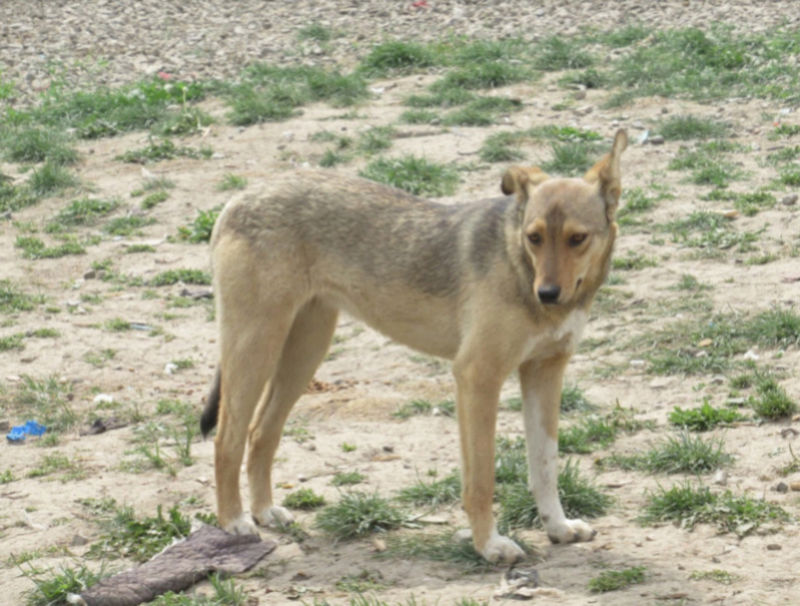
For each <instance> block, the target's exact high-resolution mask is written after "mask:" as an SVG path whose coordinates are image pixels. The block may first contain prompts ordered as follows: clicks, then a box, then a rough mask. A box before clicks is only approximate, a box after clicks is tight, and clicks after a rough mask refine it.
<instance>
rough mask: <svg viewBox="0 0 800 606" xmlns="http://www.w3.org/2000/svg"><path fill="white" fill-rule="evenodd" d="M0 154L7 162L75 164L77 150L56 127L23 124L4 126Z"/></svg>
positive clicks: (0, 136) (0, 138)
mask: <svg viewBox="0 0 800 606" xmlns="http://www.w3.org/2000/svg"><path fill="white" fill-rule="evenodd" d="M0 143H2V146H0V148H2V150H3V151H2V152H0V156H1V157H3V158H4V159H5V160H8V161H9V162H31V163H39V162H47V163H50V164H52V165H55V166H64V165H67V164H75V162H77V161H78V152H77V151H75V150H74V149H73V148H72V147H70V140H69V138H68V137H67V136H66V135H65V134H64V132H63V131H61V130H59V129H57V128H41V127H38V126H24V127H19V128H8V129H6V128H4V129H3V131H2V134H1V135H0Z"/></svg>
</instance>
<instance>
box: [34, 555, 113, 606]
mask: <svg viewBox="0 0 800 606" xmlns="http://www.w3.org/2000/svg"><path fill="white" fill-rule="evenodd" d="M22 573H23V574H24V575H25V576H26V577H27V578H28V579H30V580H31V581H33V584H34V585H35V587H34V588H33V589H30V590H28V591H27V592H26V593H25V604H26V606H53V605H61V604H67V603H68V602H67V596H68V595H69V594H71V593H75V594H78V593H81V592H82V591H84V590H86V589H87V588H89V587H91V586H92V585H94V584H95V583H97V582H98V581H100V579H102V578H103V577H104V576H106V574H105V573H104V572H103V571H102V570H101V571H100V572H93V571H92V570H90V569H89V568H87V567H86V566H85V565H83V564H81V565H80V566H78V567H77V568H68V567H66V566H62V567H61V568H60V569H59V571H55V570H53V569H52V568H49V569H47V570H41V569H37V568H34V567H33V566H31V567H30V568H29V569H28V570H22Z"/></svg>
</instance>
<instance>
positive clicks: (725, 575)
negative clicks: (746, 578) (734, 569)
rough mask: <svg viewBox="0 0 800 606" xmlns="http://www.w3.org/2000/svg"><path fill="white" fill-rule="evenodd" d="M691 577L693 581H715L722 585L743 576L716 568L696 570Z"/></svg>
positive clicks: (731, 582)
mask: <svg viewBox="0 0 800 606" xmlns="http://www.w3.org/2000/svg"><path fill="white" fill-rule="evenodd" d="M689 578H690V579H692V580H693V581H714V582H715V583H719V584H720V585H732V584H733V583H735V582H736V581H739V580H741V578H742V577H740V576H739V575H738V574H733V573H730V572H728V571H727V570H722V569H720V568H715V569H713V570H695V571H693V572H692V574H690V575H689Z"/></svg>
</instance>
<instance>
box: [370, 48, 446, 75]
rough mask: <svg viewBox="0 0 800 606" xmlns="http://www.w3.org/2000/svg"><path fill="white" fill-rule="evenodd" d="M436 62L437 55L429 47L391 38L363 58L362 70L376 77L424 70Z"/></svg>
mask: <svg viewBox="0 0 800 606" xmlns="http://www.w3.org/2000/svg"><path fill="white" fill-rule="evenodd" d="M434 63H435V55H434V54H433V53H432V52H431V50H430V49H429V48H428V47H425V46H423V45H421V44H417V43H415V42H404V41H401V40H389V41H387V42H382V43H381V44H378V45H377V46H375V47H374V48H373V49H372V50H371V51H370V52H369V54H368V55H367V56H366V57H364V59H362V61H361V66H360V70H361V71H362V72H363V73H364V74H365V75H368V76H370V77H373V78H375V77H384V76H387V75H389V74H408V73H412V72H415V71H420V70H424V69H426V68H428V67H431V66H432V65H434Z"/></svg>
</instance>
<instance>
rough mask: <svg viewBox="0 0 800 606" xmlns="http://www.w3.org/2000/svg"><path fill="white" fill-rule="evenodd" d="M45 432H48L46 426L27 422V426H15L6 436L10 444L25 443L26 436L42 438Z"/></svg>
mask: <svg viewBox="0 0 800 606" xmlns="http://www.w3.org/2000/svg"><path fill="white" fill-rule="evenodd" d="M45 431H47V427H45V426H44V425H42V424H40V423H37V422H36V421H27V422H26V423H25V425H15V426H14V427H12V428H11V431H9V432H8V435H6V439H7V440H8V441H9V442H24V441H25V436H40V435H42V434H43V433H44V432H45Z"/></svg>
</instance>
